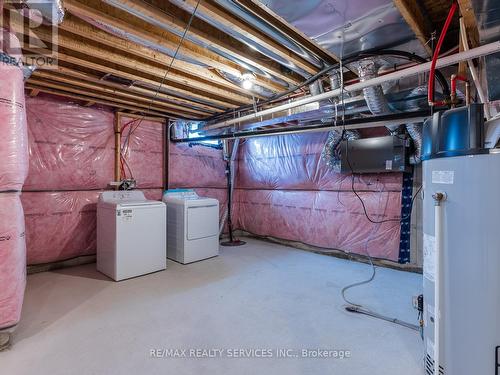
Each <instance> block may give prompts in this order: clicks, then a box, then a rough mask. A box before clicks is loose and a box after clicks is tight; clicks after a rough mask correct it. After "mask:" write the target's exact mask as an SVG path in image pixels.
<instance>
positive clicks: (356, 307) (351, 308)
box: [340, 62, 422, 331]
mask: <svg viewBox="0 0 500 375" xmlns="http://www.w3.org/2000/svg"><path fill="white" fill-rule="evenodd" d="M341 65H342V62H341ZM340 74H341V77H342V78H341V81H340V83H341V100H343V96H344V88H343V86H344V80H343V72H342V71H341V72H340ZM342 122H343V130H342V138H343V139H344V140H345V142H346V147H345V152H346V160H347V164H348V166H349V169H350V171H351V190H352V192H353V193H354V194H355V195H356V197H358V199H359V201H360V202H361V205H362V206H363V212H364V214H365V216H366V218H367V219H368V221H370V222H371V223H373V224H382V223H385V222H391V221H397V222H401V221H404V220H407V219H408V218H409V217H411V213H412V210H413V203H414V200H415V198H416V197H417V195H418V193H419V192H420V190H421V189H422V186H420V187H419V189H418V190H417V192H416V193H415V195H414V196H413V197H412V200H411V207H410V212H409V214H408V215H406V216H405V217H401V219H386V220H380V221H376V220H373V219H371V218H370V216H369V215H368V212H367V210H366V206H365V203H364V201H363V199H362V198H361V197H360V196H359V194H358V192H357V191H356V189H355V186H354V170H353V168H352V165H351V162H350V160H349V137H346V136H345V119H344V118H342ZM369 241H370V238H367V240H366V244H365V252H366V257H367V259H368V262H369V263H370V266H371V268H372V273H371V275H370V277H369V278H367V279H365V280H362V281H358V282H355V283H353V284H349V285H346V286H345V287H344V288H342V290H341V295H342V299H343V300H344V302H345V303H346V304H347V305H346V306H345V309H346V311H348V312H351V313H358V314H363V315H367V316H371V317H373V318H376V319H381V320H384V321H387V322H390V323H393V324H397V325H400V326H403V327H406V328H409V329H412V330H416V331H420V330H421V328H420V326H418V325H416V324H412V323H408V322H405V321H403V320H400V319H397V318H393V317H390V316H387V315H383V314H380V313H377V312H375V311H373V310H370V309H368V308H366V307H364V306H363V305H361V304H359V303H355V302H353V301H351V300H350V299H348V298H347V296H346V292H347V291H348V290H350V289H352V288H356V287H359V286H362V285H366V284H369V283H371V282H372V281H373V280H374V279H375V276H376V274H377V269H376V267H375V264H374V263H373V258H372V256H371V255H370V252H369V250H368V243H369Z"/></svg>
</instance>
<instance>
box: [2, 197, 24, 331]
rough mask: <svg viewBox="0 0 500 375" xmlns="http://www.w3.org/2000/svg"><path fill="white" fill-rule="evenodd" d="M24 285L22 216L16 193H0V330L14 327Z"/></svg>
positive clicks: (22, 296) (19, 309)
mask: <svg viewBox="0 0 500 375" xmlns="http://www.w3.org/2000/svg"><path fill="white" fill-rule="evenodd" d="M25 286H26V243H25V231H24V214H23V207H22V205H21V200H20V199H19V193H1V194H0V329H6V328H9V327H12V326H14V325H16V324H17V323H18V322H19V319H20V317H21V308H22V305H23V299H24V288H25Z"/></svg>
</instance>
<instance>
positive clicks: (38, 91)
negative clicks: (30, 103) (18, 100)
mask: <svg viewBox="0 0 500 375" xmlns="http://www.w3.org/2000/svg"><path fill="white" fill-rule="evenodd" d="M39 93H40V90H38V89H33V90H30V94H29V95H30V96H31V97H32V98H34V97H35V96H37V95H38V94H39Z"/></svg>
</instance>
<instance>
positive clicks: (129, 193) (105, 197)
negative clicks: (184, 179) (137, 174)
mask: <svg viewBox="0 0 500 375" xmlns="http://www.w3.org/2000/svg"><path fill="white" fill-rule="evenodd" d="M98 204H99V205H100V206H104V205H106V206H120V207H153V206H163V205H164V203H162V202H159V201H152V200H147V199H146V197H145V196H144V193H143V192H142V191H139V190H125V191H104V192H102V193H101V194H100V195H99V201H98Z"/></svg>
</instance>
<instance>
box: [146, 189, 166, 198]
mask: <svg viewBox="0 0 500 375" xmlns="http://www.w3.org/2000/svg"><path fill="white" fill-rule="evenodd" d="M141 191H142V192H143V193H144V196H145V197H146V199H149V200H152V201H161V200H162V199H163V189H141Z"/></svg>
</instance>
